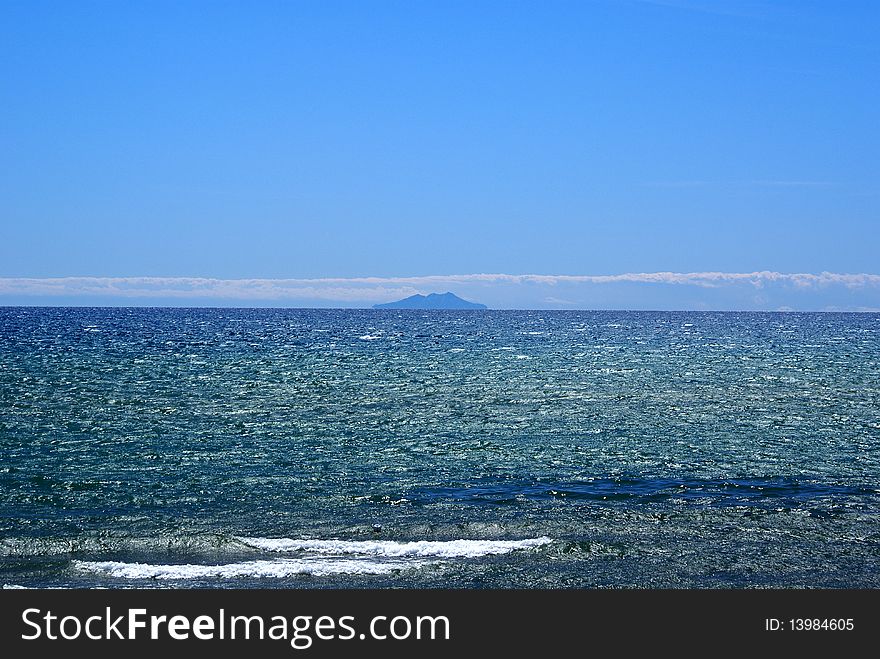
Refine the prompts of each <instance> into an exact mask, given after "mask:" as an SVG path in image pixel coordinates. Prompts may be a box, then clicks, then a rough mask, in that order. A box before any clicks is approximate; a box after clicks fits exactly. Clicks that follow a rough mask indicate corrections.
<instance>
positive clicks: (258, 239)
mask: <svg viewBox="0 0 880 659" xmlns="http://www.w3.org/2000/svg"><path fill="white" fill-rule="evenodd" d="M878 31H880V2H874V1H868V0H865V1H862V2H856V1H846V0H842V1H839V2H837V1H830V0H829V1H826V2H810V1H804V0H782V1H779V2H750V1H742V2H738V1H737V2H734V1H730V2H723V1H719V2H710V1H709V0H655V1H635V0H619V1H612V0H596V1H593V2H590V1H579V2H553V1H547V0H544V1H540V2H538V1H534V2H510V1H504V2H488V1H484V2H479V1H475V0H471V1H468V2H454V1H443V2H440V1H438V2H413V1H408V2H389V1H378V0H377V1H374V2H367V1H359V2H331V1H321V2H265V1H264V2H243V1H241V2H158V1H151V2H88V1H83V2H75V3H74V2H39V1H35V0H26V1H18V0H2V1H0V278H7V281H6V283H5V284H3V283H2V282H0V304H2V303H3V302H4V300H6V301H7V302H9V301H12V302H21V301H28V300H30V299H31V298H30V297H28V296H29V295H34V293H33V290H34V289H33V288H31V289H27V288H26V287H25V288H22V284H21V283H20V282H19V283H18V284H16V283H15V282H14V281H12V280H11V279H9V278H31V279H42V278H51V277H84V276H88V277H98V278H105V277H209V278H217V279H222V280H232V279H241V278H260V279H279V278H284V279H291V278H293V279H303V280H308V279H315V278H342V279H345V278H361V277H379V278H400V277H424V276H428V275H453V274H457V275H469V274H476V273H505V274H512V275H521V274H546V275H560V274H561V275H619V274H625V273H655V272H667V271H668V272H671V273H693V272H697V273H702V272H725V273H752V272H755V271H770V272H773V273H815V274H817V273H822V272H830V273H869V274H870V273H880V257H878V254H880V128H878V127H880V40H878V37H877V34H878ZM11 281H12V283H10V282H11ZM774 281H775V280H774ZM870 281H873V280H870ZM870 281H869V283H867V284H864V285H862V286H863V292H864V295H863V296H862V298H859V300H857V301H856V302H853V301H852V300H851V299H850V297H851V294H852V290H854V289H853V286H852V285H847V286H841V287H839V288H840V290H841V291H844V289H846V291H847V292H846V295H843V293H841V295H843V297H841V299H840V300H837V299H836V298H835V297H834V295H831V297H830V298H829V297H828V290H825V292H824V293H823V295H825V297H823V298H822V300H821V303H820V302H818V301H817V302H815V303H810V304H812V306H814V307H815V306H817V305H818V307H822V308H824V307H826V306H835V305H836V304H838V303H840V304H843V306H850V307H853V308H854V307H866V306H867V307H873V306H880V294H878V290H877V289H878V288H880V284H878V283H876V282H875V283H870ZM569 283H571V282H569ZM740 283H741V282H740ZM508 284H509V282H508ZM588 284H589V286H591V287H593V288H596V287H597V286H598V287H601V285H600V284H596V283H595V282H589V283H588ZM358 285H359V284H358ZM584 285H587V284H584ZM640 285H641V284H640ZM737 285H739V283H738V284H737ZM749 285H752V284H749ZM860 285H861V284H860ZM4 286H5V288H4ZM16 286H18V288H16ZM644 286H648V287H650V284H644ZM348 288H350V287H348ZM442 288H443V290H446V289H451V290H462V291H463V292H464V293H469V294H471V297H475V294H479V293H480V291H479V290H464V289H456V288H455V286H449V285H446V284H444V285H443V286H442ZM508 288H509V286H508ZM674 288H675V287H674ZM685 288H687V290H692V289H693V287H692V286H690V285H689V284H685V285H684V286H679V287H678V288H675V290H679V289H681V290H684V289H685ZM386 289H387V287H386ZM77 290H79V289H77ZM410 290H412V291H420V292H430V291H431V290H437V288H436V287H434V286H429V285H428V284H425V285H421V284H418V283H416V284H412V285H409V287H408V288H406V291H410ZM512 290H513V289H512ZM607 290H611V289H610V288H609V289H607ZM799 290H800V289H799ZM28 291H31V292H30V293H29V292H28ZM499 291H500V289H499ZM399 292H403V289H402V288H401V289H394V290H393V292H392V291H390V289H389V290H386V294H385V296H384V297H383V296H382V295H378V296H377V294H375V293H373V294H371V295H372V297H371V296H366V297H365V298H364V300H363V302H365V303H366V302H372V301H377V300H380V299H387V298H388V297H389V296H392V295H396V294H397V293H399ZM832 292H833V291H832ZM80 293H81V291H80ZM80 293H76V294H80ZM484 293H485V291H484ZM569 293H571V292H570V291H569ZM70 294H71V295H73V294H74V293H70ZM606 294H607V291H606V293H603V295H606ZM646 294H647V295H651V294H653V293H646ZM487 295H488V298H487ZM505 295H507V297H503V296H501V294H500V292H499V293H498V296H501V297H497V296H496V297H497V300H501V299H502V297H503V300H504V301H502V302H498V301H497V300H496V303H497V304H503V305H508V306H516V305H517V301H516V300H515V295H514V294H513V293H509V294H505ZM4 296H5V297H4ZM492 296H493V294H492V293H491V292H489V293H488V294H484V295H482V297H483V298H484V299H482V300H480V301H488V302H489V303H492V302H493V297H492ZM511 296H513V297H511ZM846 296H850V297H846ZM37 297H39V295H37ZM247 297H248V296H247V295H245V296H244V298H247ZM552 297H554V296H553V295H549V294H547V295H544V294H543V293H542V294H540V295H538V297H535V298H534V300H535V301H532V302H529V304H541V303H546V304H550V305H553V304H559V305H563V306H564V302H568V303H571V304H574V305H575V306H577V305H582V304H586V305H587V306H589V305H590V304H595V303H591V302H590V300H591V299H592V298H590V299H587V298H583V299H578V298H577V294H571V295H569V297H568V298H564V297H563V296H558V297H556V299H557V300H562V302H558V303H553V302H548V300H549V299H550V298H552ZM783 297H784V296H783ZM783 297H780V298H779V300H777V299H775V298H774V299H773V300H772V302H770V303H768V304H771V305H772V306H773V308H776V306H786V304H787V302H786V300H785V299H783ZM244 298H243V299H244ZM844 298H846V299H844ZM41 299H42V298H41ZM46 299H48V298H46ZM180 299H183V298H180ZM218 299H219V298H218ZM297 299H300V298H297ZM301 299H305V298H301ZM314 299H315V300H325V301H327V300H331V301H332V300H337V301H340V300H343V297H340V296H339V295H337V296H336V297H335V298H334V297H333V296H330V297H326V296H325V297H321V295H320V294H318V295H317V296H316V297H314ZM541 300H543V302H540V301H541ZM603 300H604V301H603V302H602V304H603V306H612V307H613V306H619V305H623V306H626V305H630V304H631V305H633V306H636V307H638V306H644V304H642V303H641V302H631V301H627V300H628V298H626V297H625V296H624V297H623V298H619V299H615V298H614V297H613V296H611V297H610V298H608V299H605V298H603ZM817 300H818V298H817ZM344 301H345V303H346V304H349V303H351V304H354V303H356V302H357V300H353V299H352V298H350V297H349V298H345V299H344ZM284 303H291V302H290V300H289V299H288V300H287V302H284ZM844 303H845V304H844ZM670 304H671V305H672V306H676V305H681V304H690V302H688V300H687V299H685V298H682V299H681V300H679V301H676V300H672V301H671V302H670ZM719 304H721V306H724V304H727V302H724V303H722V302H719ZM731 304H732V303H731ZM737 304H738V303H737ZM810 304H807V305H806V306H808V307H809V306H810ZM648 306H650V305H648ZM709 306H712V305H711V304H710V305H709ZM758 306H760V305H758ZM795 306H797V305H795ZM811 308H812V307H811Z"/></svg>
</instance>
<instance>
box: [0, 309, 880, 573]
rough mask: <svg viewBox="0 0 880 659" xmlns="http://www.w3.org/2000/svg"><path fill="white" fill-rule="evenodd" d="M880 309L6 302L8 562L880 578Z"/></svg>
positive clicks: (19, 567) (63, 567)
mask: <svg viewBox="0 0 880 659" xmlns="http://www.w3.org/2000/svg"><path fill="white" fill-rule="evenodd" d="M878 513H880V314H827V313H823V314H795V313H784V314H775V313H690V312H680V313H666V312H657V313H647V312H545V311H541V312H537V311H530V312H529V311H523V312H513V311H509V312H508V311H504V312H502V311H488V312H487V311H475V312H471V311H469V312H455V311H445V312H429V311H426V312H421V311H367V310H287V309H284V310H271V309H270V310H265V309H261V310H256V309H83V308H68V309H65V308H0V584H8V585H20V586H111V587H129V586H161V587H165V586H170V587H194V586H199V587H203V586H209V587H229V586H236V587H240V586H255V587H313V588H314V587H435V586H437V587H440V586H442V587H450V586H451V587H551V588H557V587H619V586H624V587H648V588H658V587H697V588H708V587H735V588H739V587H765V586H778V587H871V588H876V587H880V516H878Z"/></svg>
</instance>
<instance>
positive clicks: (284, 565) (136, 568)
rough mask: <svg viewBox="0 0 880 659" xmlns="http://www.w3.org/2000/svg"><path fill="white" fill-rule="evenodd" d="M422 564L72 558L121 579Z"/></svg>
mask: <svg viewBox="0 0 880 659" xmlns="http://www.w3.org/2000/svg"><path fill="white" fill-rule="evenodd" d="M420 565H422V563H421V562H418V561H407V562H401V561H381V562H378V561H368V560H363V559H361V560H356V559H327V558H301V559H300V558H296V559H294V558H280V559H275V560H259V561H243V562H241V563H228V564H225V565H192V564H187V565H151V564H149V563H120V562H117V561H73V566H74V567H75V568H76V569H78V570H83V571H85V572H94V573H98V574H105V575H108V576H111V577H117V578H122V579H169V580H177V579H209V578H221V579H233V578H236V577H252V578H261V577H266V578H276V579H277V578H281V577H291V576H296V575H300V574H309V575H313V576H316V577H324V576H328V575H333V574H388V573H390V572H394V571H395V570H404V569H408V568H413V567H418V566H420Z"/></svg>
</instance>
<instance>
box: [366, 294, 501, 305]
mask: <svg viewBox="0 0 880 659" xmlns="http://www.w3.org/2000/svg"><path fill="white" fill-rule="evenodd" d="M373 308H374V309H485V308H486V305H485V304H479V303H477V302H468V301H467V300H462V299H461V298H460V297H458V296H457V295H456V294H455V293H450V292H448V291H447V292H446V293H430V294H429V295H421V294H416V295H411V296H409V297H407V298H404V299H402V300H397V301H396V302H386V303H384V304H374V305H373Z"/></svg>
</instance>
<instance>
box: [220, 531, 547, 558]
mask: <svg viewBox="0 0 880 659" xmlns="http://www.w3.org/2000/svg"><path fill="white" fill-rule="evenodd" d="M236 539H237V540H239V541H241V542H243V543H244V544H246V545H248V546H249V547H254V548H255V549H263V550H265V551H276V552H295V551H301V552H312V553H316V554H343V555H345V554H360V555H368V556H384V557H389V558H399V557H424V558H429V557H433V558H474V557H478V556H488V555H493V554H507V553H509V552H512V551H517V550H521V549H534V548H536V547H541V546H542V545H546V544H548V543H550V542H552V540H551V539H550V538H548V537H546V536H542V537H540V538H528V539H525V540H448V541H445V542H441V541H433V540H418V541H413V542H395V541H393V540H296V539H292V538H243V537H239V538H236Z"/></svg>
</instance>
